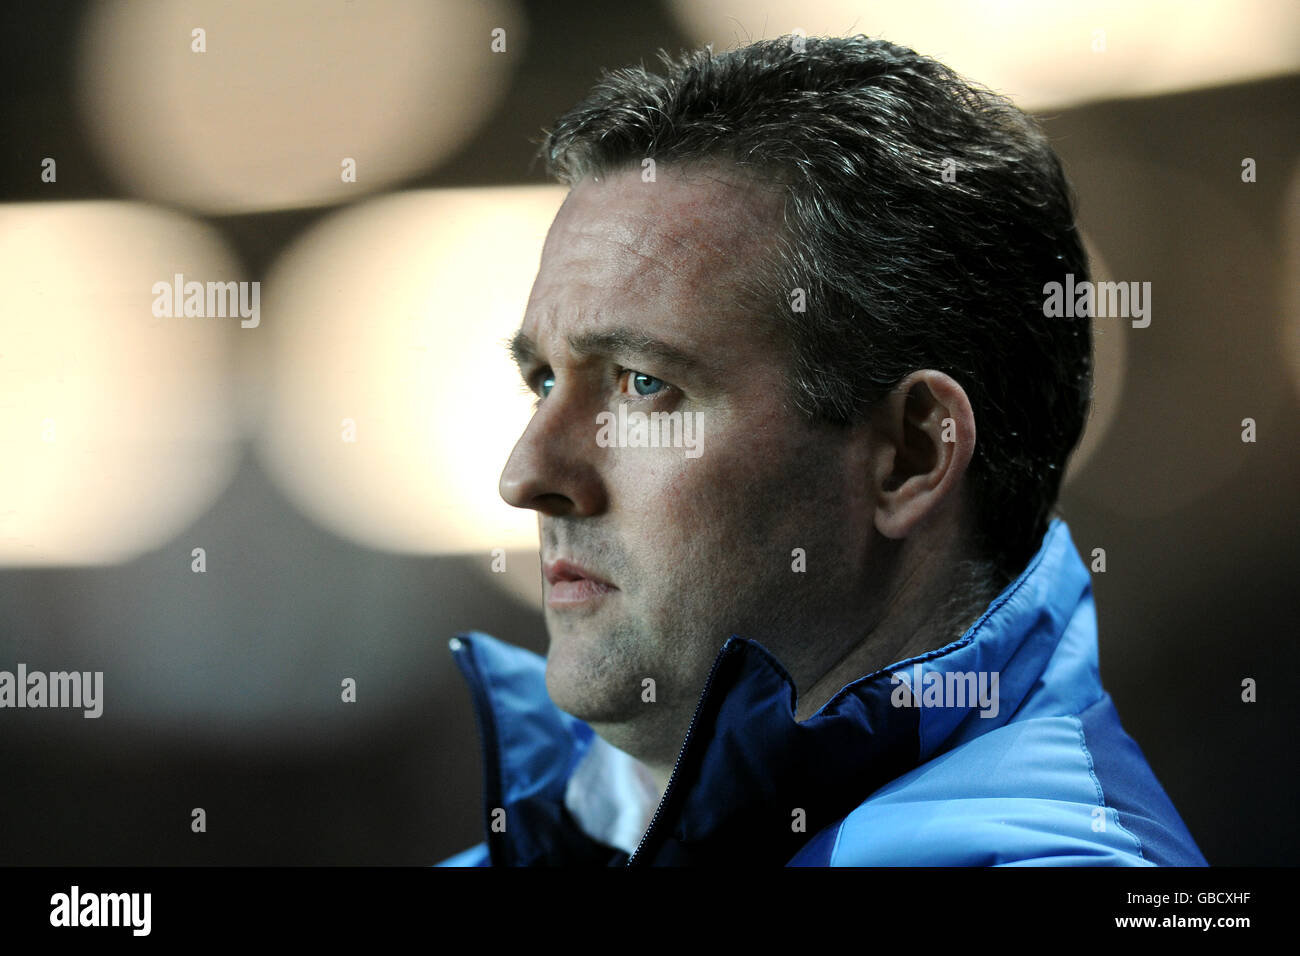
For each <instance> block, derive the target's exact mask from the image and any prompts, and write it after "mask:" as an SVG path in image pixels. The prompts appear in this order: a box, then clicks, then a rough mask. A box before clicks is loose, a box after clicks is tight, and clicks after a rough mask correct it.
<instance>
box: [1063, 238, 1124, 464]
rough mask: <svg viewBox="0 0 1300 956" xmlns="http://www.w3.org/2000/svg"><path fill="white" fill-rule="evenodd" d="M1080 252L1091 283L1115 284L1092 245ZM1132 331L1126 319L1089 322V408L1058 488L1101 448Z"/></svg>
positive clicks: (1087, 243)
mask: <svg viewBox="0 0 1300 956" xmlns="http://www.w3.org/2000/svg"><path fill="white" fill-rule="evenodd" d="M1083 244H1084V248H1086V249H1087V251H1088V260H1089V264H1090V266H1091V269H1090V270H1089V271H1090V273H1091V275H1092V281H1093V282H1110V281H1118V277H1117V276H1114V275H1112V274H1111V271H1110V268H1109V267H1108V266H1107V265H1106V262H1105V260H1104V259H1103V258H1102V257H1101V253H1099V252H1098V251H1097V248H1096V245H1095V244H1094V243H1093V242H1092V241H1091V240H1089V239H1088V238H1086V237H1085V238H1084V243H1083ZM1135 331H1137V332H1140V331H1142V330H1140V329H1138V330H1134V329H1133V328H1132V326H1131V325H1130V323H1129V321H1128V320H1126V319H1118V318H1104V317H1100V316H1097V317H1094V318H1093V320H1092V365H1093V368H1092V406H1091V407H1090V408H1089V410H1088V422H1087V424H1086V425H1085V426H1084V429H1083V437H1082V438H1080V439H1079V444H1078V445H1077V446H1075V449H1074V454H1072V455H1071V456H1070V460H1069V463H1068V464H1067V465H1066V468H1065V478H1064V479H1063V481H1062V486H1063V487H1066V486H1069V485H1070V484H1071V483H1072V482H1073V481H1074V479H1075V477H1076V476H1077V475H1078V474H1079V473H1080V472H1082V470H1083V467H1084V465H1086V464H1087V463H1088V461H1089V460H1090V459H1091V458H1092V456H1093V455H1094V454H1095V453H1096V451H1097V449H1098V448H1099V447H1100V446H1101V444H1102V441H1103V440H1104V439H1105V437H1106V433H1107V432H1108V431H1109V430H1110V426H1111V423H1112V422H1113V421H1114V420H1115V414H1116V413H1117V412H1118V411H1119V399H1120V395H1121V394H1122V393H1123V391H1124V372H1125V366H1126V355H1127V352H1128V349H1127V347H1126V345H1125V343H1126V341H1127V337H1128V336H1129V335H1131V334H1133V333H1134V332H1135Z"/></svg>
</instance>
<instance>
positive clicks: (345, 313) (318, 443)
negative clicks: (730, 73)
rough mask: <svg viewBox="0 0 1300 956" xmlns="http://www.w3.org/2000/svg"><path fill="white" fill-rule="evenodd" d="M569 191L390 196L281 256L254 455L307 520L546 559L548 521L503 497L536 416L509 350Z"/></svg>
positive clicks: (349, 213)
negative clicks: (539, 552) (500, 488)
mask: <svg viewBox="0 0 1300 956" xmlns="http://www.w3.org/2000/svg"><path fill="white" fill-rule="evenodd" d="M566 192H567V190H566V189H565V188H564V187H562V186H521V187H500V188H491V189H463V190H436V191H421V192H408V193H401V194H397V195H393V196H387V197H384V198H382V199H377V200H373V201H371V202H367V203H364V204H361V205H359V206H356V207H350V208H348V209H346V210H343V211H341V212H339V213H335V214H334V215H332V216H331V217H329V218H328V219H326V220H325V221H324V222H323V223H321V224H320V225H319V226H317V227H316V228H315V229H314V230H313V231H312V232H310V233H308V234H307V235H306V236H305V237H304V238H302V239H301V240H299V241H298V242H297V243H296V244H295V245H294V246H292V247H291V248H290V249H289V250H288V251H287V252H286V253H285V255H284V256H283V257H282V259H281V260H280V261H279V262H277V263H276V265H275V267H274V269H273V271H272V273H271V275H270V277H269V278H268V280H267V287H268V296H267V300H266V304H265V311H266V312H267V313H268V314H269V315H270V316H272V318H271V319H269V320H268V321H269V322H270V329H269V331H270V332H271V338H270V340H269V342H268V346H269V348H268V353H269V354H268V358H267V361H268V362H269V367H268V368H267V370H266V373H265V380H266V381H267V382H269V393H268V395H267V398H266V401H265V403H264V404H265V419H264V421H263V422H262V425H261V428H260V430H259V436H258V439H257V447H258V449H259V455H260V458H261V460H262V462H263V464H264V466H265V468H266V470H267V472H268V473H269V474H270V475H271V476H272V478H273V480H275V481H276V483H277V484H278V485H279V486H281V488H282V489H283V490H284V492H285V494H286V495H287V496H288V497H289V498H290V499H291V500H292V501H293V502H294V503H295V504H296V505H297V506H298V507H299V508H300V509H302V510H303V512H304V513H305V514H307V515H308V516H309V517H311V518H312V519H313V520H314V521H316V522H318V523H319V524H321V525H323V526H325V527H327V528H329V529H331V530H333V531H334V532H336V533H337V534H339V535H341V536H343V537H345V538H347V539H349V540H352V541H354V542H358V543H361V544H364V545H366V546H369V547H372V548H376V549H382V550H389V551H396V552H403V553H411V554H434V553H443V554H446V553H475V554H477V553H481V554H484V555H486V554H488V553H490V552H491V551H492V549H495V548H502V549H532V550H534V551H535V550H536V547H537V520H536V519H537V516H536V514H535V513H534V512H532V511H523V510H519V509H515V508H512V507H510V506H509V505H507V504H506V503H505V502H504V501H502V500H501V498H500V496H499V495H498V494H497V484H498V480H499V478H500V474H501V469H502V468H503V467H504V465H505V462H506V459H507V458H508V457H509V454H510V450H511V448H512V447H513V446H514V443H515V441H517V440H518V438H519V436H520V434H521V433H522V432H523V429H524V426H525V425H526V424H527V422H528V418H529V416H530V414H531V407H532V396H531V395H529V394H528V393H526V392H525V391H524V390H523V387H522V383H521V381H520V379H519V375H518V371H517V370H516V369H515V367H514V365H513V363H512V362H511V361H510V360H509V358H508V356H507V354H506V351H505V349H504V347H503V345H502V342H503V340H504V339H506V338H507V337H508V336H510V335H511V334H513V332H514V331H515V329H516V328H518V326H519V323H520V322H521V321H522V319H523V313H524V307H525V305H526V304H527V301H528V293H529V290H530V288H531V287H532V282H533V278H534V277H535V275H536V272H537V266H538V261H539V259H540V256H541V249H542V244H543V242H544V240H545V237H546V231H547V229H548V228H549V227H550V223H551V220H552V219H553V218H554V216H555V213H556V212H557V211H558V209H559V207H560V204H561V203H562V202H563V199H564V196H565V194H566ZM345 419H346V420H350V421H351V422H353V423H355V441H348V440H346V439H347V437H348V435H347V433H346V429H347V427H348V426H347V425H346V423H345ZM494 577H495V576H494ZM512 577H513V575H512Z"/></svg>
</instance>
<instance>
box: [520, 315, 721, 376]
mask: <svg viewBox="0 0 1300 956" xmlns="http://www.w3.org/2000/svg"><path fill="white" fill-rule="evenodd" d="M508 348H509V350H510V354H511V356H512V357H513V358H514V360H515V364H516V365H518V366H519V367H520V369H523V368H525V367H526V366H528V365H530V364H532V363H533V362H535V361H536V359H537V344H536V343H535V342H534V341H533V340H532V339H531V338H529V336H528V335H527V334H526V333H525V332H524V330H523V329H520V330H519V331H517V332H515V334H514V336H513V337H512V338H511V339H510V342H509V345H508ZM569 348H570V349H571V350H572V351H573V352H574V354H576V355H583V356H586V355H617V356H624V357H628V358H632V357H649V358H652V359H655V360H657V361H659V362H662V363H665V364H667V365H672V366H674V367H676V368H678V369H682V370H685V371H688V372H695V371H698V372H705V373H712V374H714V375H720V374H722V369H721V368H719V367H718V366H717V365H716V364H714V363H712V362H708V361H706V360H704V359H703V358H701V357H699V356H697V355H693V354H691V353H690V352H687V351H685V350H684V349H681V348H678V347H677V346H675V345H672V344H670V343H668V342H665V341H663V340H662V339H657V338H655V337H654V336H652V335H647V334H646V333H645V332H642V331H640V330H638V329H634V328H630V327H628V326H615V327H614V328H609V329H598V330H594V331H591V332H581V333H578V334H577V335H571V336H569Z"/></svg>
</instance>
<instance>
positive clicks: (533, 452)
mask: <svg viewBox="0 0 1300 956" xmlns="http://www.w3.org/2000/svg"><path fill="white" fill-rule="evenodd" d="M588 421H589V422H590V425H589V426H588ZM596 431H597V426H596V419H595V416H594V415H589V416H584V415H583V414H581V412H580V410H579V409H578V408H577V406H576V405H573V404H571V405H569V406H565V405H562V404H561V399H560V396H557V395H556V394H555V392H554V391H552V393H551V395H550V396H548V397H547V398H546V400H545V401H543V402H542V404H541V406H540V407H539V408H538V410H537V412H536V413H535V414H534V415H533V417H532V420H531V421H529V423H528V426H527V427H526V428H525V429H524V433H523V434H522V435H521V436H519V441H518V442H516V443H515V447H514V450H513V451H512V452H511V453H510V458H509V459H508V460H507V461H506V466H505V468H504V469H503V470H502V472H501V482H500V484H499V486H498V490H499V491H500V493H501V497H502V498H503V499H505V502H506V503H507V504H509V505H513V506H514V507H516V508H532V509H533V510H534V511H538V512H540V513H542V514H544V515H552V516H583V515H591V514H597V513H599V512H600V511H601V510H603V509H604V507H605V489H604V486H603V484H602V483H601V480H600V476H599V475H598V473H597V471H596V467H595V462H594V456H595V454H596V452H597V451H598V450H599V449H598V448H597V446H596Z"/></svg>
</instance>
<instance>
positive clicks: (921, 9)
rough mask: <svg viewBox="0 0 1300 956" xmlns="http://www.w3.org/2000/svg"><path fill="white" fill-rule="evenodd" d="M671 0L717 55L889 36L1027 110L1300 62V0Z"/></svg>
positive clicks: (1255, 73) (1225, 79)
mask: <svg viewBox="0 0 1300 956" xmlns="http://www.w3.org/2000/svg"><path fill="white" fill-rule="evenodd" d="M669 7H670V9H671V10H672V12H673V14H674V16H675V17H676V19H677V20H678V22H679V24H680V25H681V27H682V29H683V30H684V31H685V32H686V33H687V34H688V35H689V36H690V37H691V38H692V39H693V40H696V41H698V42H700V43H713V44H714V49H715V50H716V51H718V52H722V51H723V50H727V49H731V48H733V47H734V46H737V45H738V44H739V43H743V42H748V41H749V40H751V39H752V40H758V39H770V38H772V37H776V36H782V35H784V34H787V33H792V32H794V31H795V30H797V29H801V30H803V32H804V33H805V35H808V36H817V35H845V34H853V33H865V34H867V35H868V36H873V37H877V36H878V37H883V38H884V39H886V40H892V41H894V42H895V43H899V44H902V45H903V46H907V47H911V48H913V49H915V50H917V51H918V52H920V53H924V54H927V55H929V56H933V57H935V58H937V59H939V60H940V61H942V62H943V63H945V64H946V65H948V66H950V67H952V68H953V69H954V70H956V71H957V72H958V73H961V74H963V75H965V76H966V77H968V78H970V79H973V80H975V81H977V82H979V83H982V84H984V85H986V86H988V87H991V88H992V89H994V90H997V91H998V92H1001V93H1005V94H1007V95H1009V96H1011V98H1012V99H1014V100H1015V102H1016V104H1017V105H1018V106H1020V107H1021V108H1022V109H1042V108H1044V107H1059V106H1065V105H1067V104H1072V103H1080V102H1085V101H1089V100H1096V99H1109V98H1117V97H1126V96H1145V95H1151V94H1155V93H1164V92H1169V91H1173V90H1182V89H1191V88H1200V87H1206V86H1214V85H1217V84H1222V83H1231V82H1237V81H1240V80H1246V79H1255V78H1259V77H1266V76H1274V75H1279V74H1284V73H1290V72H1292V71H1294V70H1295V69H1296V68H1297V66H1300V3H1297V2H1296V0H1198V2H1195V3H1190V4H1189V3H1186V2H1176V0H1145V2H1141V3H1134V2H1132V0H1081V2H1079V0H1076V2H1070V3H1045V2H1042V0H910V2H908V3H861V2H858V0H669ZM1099 31H1100V32H1099Z"/></svg>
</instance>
